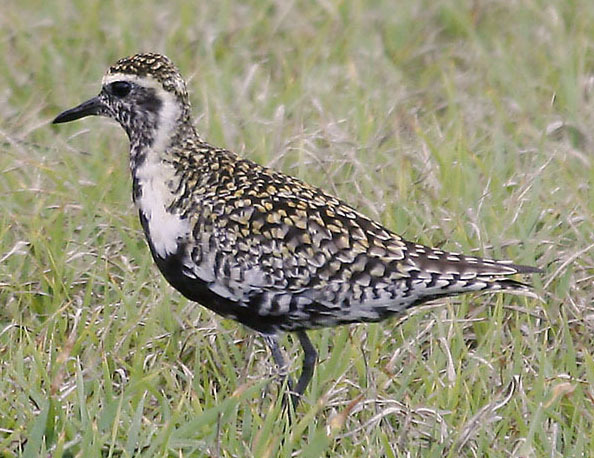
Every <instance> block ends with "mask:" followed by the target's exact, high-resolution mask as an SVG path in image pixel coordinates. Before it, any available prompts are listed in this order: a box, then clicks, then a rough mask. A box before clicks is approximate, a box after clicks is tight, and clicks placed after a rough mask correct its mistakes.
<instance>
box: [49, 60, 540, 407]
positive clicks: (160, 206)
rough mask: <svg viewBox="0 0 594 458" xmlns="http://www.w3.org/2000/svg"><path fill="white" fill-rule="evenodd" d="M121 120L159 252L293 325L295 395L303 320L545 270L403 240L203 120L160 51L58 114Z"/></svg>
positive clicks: (211, 296)
mask: <svg viewBox="0 0 594 458" xmlns="http://www.w3.org/2000/svg"><path fill="white" fill-rule="evenodd" d="M90 114H98V115H104V116H109V117H112V118H114V119H116V120H117V121H118V122H119V123H120V124H121V125H122V127H123V128H124V129H125V130H126V132H127V134H128V136H129V138H130V167H131V172H132V177H133V197H134V201H135V202H136V204H137V207H138V211H139V215H140V220H141V223H142V226H143V228H144V231H145V234H146V237H147V240H148V243H149V246H150V249H151V252H152V254H153V257H154V259H155V261H156V263H157V265H158V267H159V269H160V270H161V272H162V273H163V275H164V276H165V278H166V279H167V280H168V281H169V282H170V283H171V284H172V285H173V286H174V287H175V288H176V289H178V290H179V291H180V292H181V293H182V294H184V295H185V296H186V297H188V298H189V299H191V300H194V301H197V302H199V303H201V304H202V305H204V306H206V307H208V308H210V309H211V310H213V311H215V312H217V313H219V314H221V315H223V316H225V317H229V318H232V319H235V320H237V321H239V322H241V323H243V324H245V325H246V326H249V327H250V328H252V329H255V330H257V331H259V332H261V333H263V334H265V335H267V336H268V337H267V342H268V343H269V344H270V346H271V350H272V354H273V356H274V359H275V360H276V362H277V363H278V364H279V365H280V366H283V365H284V360H283V358H282V354H281V353H280V351H279V348H278V344H277V343H276V339H275V338H274V336H275V334H276V333H278V332H279V331H294V332H296V333H297V335H298V337H299V339H300V342H301V344H302V346H303V348H304V350H305V362H304V367H303V373H302V375H301V377H300V379H299V382H298V384H297V386H296V387H295V392H296V396H295V397H294V401H295V402H296V400H297V399H299V396H300V395H301V394H302V393H303V391H304V389H305V387H306V386H307V384H308V382H309V380H310V378H311V375H312V372H313V366H314V364H315V357H316V353H315V349H313V346H312V345H311V342H310V341H309V339H308V337H307V335H306V334H305V330H307V329H310V328H316V327H322V326H335V325H340V324H345V323H354V322H369V321H379V320H382V319H385V318H387V317H389V316H391V315H394V314H396V313H399V312H403V311H404V310H406V309H407V308H409V307H412V306H415V305H418V304H421V303H423V302H426V301H428V300H431V299H434V298H437V297H441V296H448V295H453V294H461V293H465V292H472V291H486V290H492V291H513V290H525V289H527V286H526V285H524V284H522V283H519V282H517V281H515V280H513V279H510V278H508V277H509V276H510V275H514V274H517V273H534V272H538V269H536V268H533V267H529V266H520V265H514V264H512V263H510V262H508V261H494V260H488V259H481V258H476V257H472V256H464V255H461V254H454V253H448V252H445V251H442V250H438V249H432V248H429V247H425V246H422V245H419V244H415V243H412V242H408V241H406V240H404V239H403V238H402V237H400V236H399V235H397V234H395V233H393V232H391V231H390V230H389V229H387V228H385V227H383V226H382V225H380V224H379V223H377V222H375V221H372V220H371V219H369V218H368V217H366V216H364V215H363V214H361V213H359V212H358V211H357V210H355V209H354V208H352V207H351V206H349V205H347V204H345V203H344V202H342V201H341V200H339V199H337V198H336V197H334V196H331V195H330V194H328V193H326V192H324V191H323V190H321V189H318V188H315V187H313V186H310V185H308V184H306V183H304V182H302V181H300V180H298V179H296V178H294V177H291V176H288V175H285V174H284V173H282V172H279V171H275V170H272V169H269V168H266V167H263V166H261V165H259V164H256V163H254V162H252V161H249V160H247V159H243V158H241V157H239V156H238V155H237V154H235V153H233V152H231V151H228V150H225V149H221V148H216V147H214V146H212V145H210V144H208V143H206V142H205V141H204V140H203V139H202V138H201V137H200V136H199V135H198V134H197V132H196V130H195V128H194V126H193V123H192V118H191V109H190V104H189V99H188V93H187V90H186V84H185V82H184V80H183V79H182V77H181V76H180V74H179V72H178V70H177V68H176V67H175V66H174V65H173V63H172V62H171V61H170V60H169V59H168V58H167V57H165V56H162V55H159V54H153V53H146V54H137V55H134V56H131V57H128V58H124V59H121V60H119V61H118V62H117V63H116V64H114V65H113V66H111V67H110V68H109V70H108V72H107V74H106V75H105V77H104V79H103V88H102V91H101V93H100V94H99V95H98V96H97V97H95V98H93V99H91V100H89V101H87V102H85V103H83V104H81V105H79V106H78V107H75V108H73V109H71V110H67V111H66V112H64V113H62V114H61V115H59V116H58V117H57V118H56V119H55V121H54V122H56V123H59V122H68V121H72V120H75V119H78V118H81V117H83V116H87V115H90Z"/></svg>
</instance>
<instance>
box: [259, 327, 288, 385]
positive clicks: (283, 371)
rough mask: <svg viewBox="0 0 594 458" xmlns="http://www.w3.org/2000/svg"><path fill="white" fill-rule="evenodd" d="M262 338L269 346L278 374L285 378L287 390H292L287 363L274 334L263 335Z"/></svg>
mask: <svg viewBox="0 0 594 458" xmlns="http://www.w3.org/2000/svg"><path fill="white" fill-rule="evenodd" d="M264 340H265V341H266V343H267V344H268V348H270V353H272V358H273V359H274V362H275V363H276V365H277V367H278V371H279V374H280V375H281V377H282V378H286V379H287V386H288V388H289V391H293V380H291V377H289V376H288V375H287V372H288V365H287V362H286V361H285V357H284V356H283V352H282V351H281V349H280V347H279V346H278V339H277V338H276V336H275V335H265V336H264Z"/></svg>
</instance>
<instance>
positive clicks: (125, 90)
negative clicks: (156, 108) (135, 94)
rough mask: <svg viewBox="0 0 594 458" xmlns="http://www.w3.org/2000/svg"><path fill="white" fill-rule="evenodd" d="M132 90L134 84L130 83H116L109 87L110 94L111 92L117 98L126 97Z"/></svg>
mask: <svg viewBox="0 0 594 458" xmlns="http://www.w3.org/2000/svg"><path fill="white" fill-rule="evenodd" d="M131 89H132V84H131V83H129V82H128V81H115V82H114V83H111V84H110V85H109V92H111V93H112V94H113V95H115V96H116V97H120V98H121V97H126V96H127V95H128V94H129V93H130V90H131Z"/></svg>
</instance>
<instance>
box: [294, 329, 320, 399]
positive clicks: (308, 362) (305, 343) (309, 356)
mask: <svg viewBox="0 0 594 458" xmlns="http://www.w3.org/2000/svg"><path fill="white" fill-rule="evenodd" d="M296 334H297V337H298V338H299V342H300V343H301V346H302V347H303V352H304V357H303V369H302V370H301V375H300V376H299V381H298V382H297V388H295V392H294V394H293V397H292V401H293V408H296V407H297V404H299V400H300V399H301V396H302V395H303V393H304V392H305V389H306V388H307V385H309V382H310V380H311V378H312V376H313V373H314V367H315V366H316V361H317V359H318V353H317V352H316V349H315V348H314V346H313V345H312V344H311V341H310V340H309V337H307V334H306V333H305V331H303V330H302V331H297V332H296Z"/></svg>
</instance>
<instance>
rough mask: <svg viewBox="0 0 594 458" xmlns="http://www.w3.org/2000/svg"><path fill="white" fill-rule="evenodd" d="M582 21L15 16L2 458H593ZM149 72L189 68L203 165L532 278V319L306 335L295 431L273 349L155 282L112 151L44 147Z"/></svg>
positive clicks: (4, 235) (7, 44)
mask: <svg viewBox="0 0 594 458" xmlns="http://www.w3.org/2000/svg"><path fill="white" fill-rule="evenodd" d="M593 23H594V3H592V2H589V1H586V0H577V1H573V2H566V1H562V0H556V1H546V0H525V1H511V2H510V1H503V0H475V1H462V0H438V1H429V0H418V1H411V2H404V1H389V0H378V1H363V0H354V1H350V2H347V1H340V0H317V1H314V0H310V1H305V0H304V1H288V2H284V1H278V0H276V1H275V0H252V1H247V2H237V1H230V0H228V1H225V0H222V1H218V2H186V1H181V0H178V1H171V2H167V3H164V2H156V1H130V2H126V4H125V6H124V5H123V4H121V3H118V2H112V1H102V0H86V1H84V2H83V1H77V0H58V1H54V2H48V1H45V0H22V1H15V0H4V1H3V4H2V14H1V15H0V28H1V29H0V30H1V36H0V38H1V39H0V67H1V68H2V69H3V70H2V72H0V193H1V196H2V198H1V199H0V304H1V307H0V393H2V396H1V398H0V453H2V455H3V456H20V455H25V456H52V457H60V456H255V457H262V456H268V457H273V456H290V455H293V456H319V455H325V456H334V455H336V456H353V457H355V456H365V455H368V456H387V457H392V456H418V455H423V456H459V455H463V456H551V457H557V456H559V457H561V456H587V455H590V454H591V452H592V450H594V421H593V416H594V408H593V400H594V389H593V387H592V383H593V382H594V360H593V357H592V353H593V338H592V335H593V331H594V313H593V312H594V306H593V302H594V286H593V279H594V248H593V241H594V237H593V234H594V218H593V214H594V186H593V182H594V168H593V166H592V160H593V158H592V146H593V142H594V137H593V134H592V132H593V131H592V125H594V119H593V112H594V111H593V109H592V104H593V101H592V100H591V99H592V96H593V91H594V60H593V45H594V28H593V27H592V24H593ZM139 51H157V52H163V53H165V54H167V55H168V56H169V57H171V58H172V59H173V60H174V62H176V64H177V65H178V66H179V68H180V69H181V72H182V74H183V75H184V76H185V77H186V78H187V79H188V81H189V89H190V91H191V99H192V102H193V105H194V112H195V116H196V123H197V127H198V129H199V131H200V132H201V133H202V135H203V136H204V137H205V138H206V139H208V140H209V141H210V142H211V143H213V144H216V145H220V146H225V147H227V148H229V149H233V150H235V151H237V152H239V153H241V154H242V155H244V156H246V157H249V158H251V159H254V160H256V161H259V162H261V163H265V164H268V165H270V166H272V167H275V168H278V169H281V170H283V171H285V172H287V173H290V174H293V175H296V176H298V177H300V178H302V179H303V180H305V181H307V182H309V183H312V184H315V185H318V186H322V187H323V188H324V189H326V190H327V191H330V192H332V193H336V194H337V195H339V196H340V197H341V198H342V199H344V200H345V201H347V202H349V203H351V204H353V205H355V206H356V207H357V208H359V209H360V210H361V211H363V212H364V213H366V214H367V215H369V216H371V217H373V218H376V219H379V220H381V221H382V222H383V223H384V224H385V225H387V226H388V227H390V228H391V229H393V230H395V231H397V232H399V233H401V234H403V235H404V236H406V237H407V238H410V239H415V240H418V241H419V242H422V243H425V244H431V245H437V246H443V247H444V248H446V249H449V250H456V251H465V252H468V253H473V254H479V255H481V254H482V255H486V256H492V257H504V258H511V259H514V260H515V261H517V262H519V263H526V264H534V265H538V266H540V267H542V268H544V269H545V271H546V273H545V274H544V275H542V276H540V277H535V278H534V279H531V281H533V283H534V285H535V291H536V292H537V294H539V295H540V296H541V297H542V300H537V299H533V298H526V297H518V296H513V297H510V296H505V297H504V296H501V295H481V296H468V297H464V298H454V299H451V300H447V301H442V302H441V303H440V304H439V306H435V305H434V306H427V307H422V308H419V309H417V310H414V311H413V312H412V313H411V314H410V315H409V316H408V317H407V319H398V318H395V319H393V320H390V321H387V322H384V323H381V324H377V325H364V326H352V327H345V328H339V329H330V330H323V331H316V332H312V333H311V337H312V340H313V342H314V344H315V346H316V347H317V348H318V350H319V353H320V364H319V365H318V367H317V369H316V373H315V376H314V380H313V383H312V384H311V386H310V389H309V390H308V391H307V393H306V398H305V402H303V403H302V405H301V406H300V407H299V409H298V412H297V421H296V422H295V423H294V424H293V425H289V423H288V421H287V418H286V416H285V415H284V414H283V411H282V409H281V403H280V396H279V385H278V383H277V380H276V379H275V374H276V372H275V368H274V366H273V364H272V360H271V358H270V357H269V355H268V353H267V350H266V348H265V347H264V346H263V343H262V342H261V340H260V339H259V338H258V337H257V336H254V335H253V334H252V333H251V332H249V331H247V330H246V329H243V328H241V327H240V326H239V325H236V324H235V323H233V322H230V321H224V320H221V319H219V318H218V317H216V316H214V315H213V314H211V313H210V312H208V311H206V310H205V309H204V308H202V307H200V306H197V305H195V304H192V303H189V302H187V301H185V300H184V299H183V298H182V297H180V295H179V294H177V293H176V292H175V291H173V290H172V289H171V288H170V287H169V286H168V285H167V284H166V283H165V281H164V280H163V279H162V278H161V276H160V275H159V273H158V272H157V269H156V267H155V266H154V265H153V262H152V260H151V259H150V254H149V251H148V249H147V247H146V244H145V242H144V237H143V235H142V232H141V230H140V226H139V223H138V221H137V217H136V213H135V211H134V209H133V206H132V204H131V197H130V187H131V184H130V179H129V176H128V175H129V172H128V170H127V168H128V164H127V161H128V158H127V154H128V153H127V140H126V137H125V134H124V133H123V131H122V130H121V129H120V128H119V127H118V126H116V125H114V123H112V122H109V121H107V120H102V119H97V118H95V119H87V120H84V121H79V122H77V123H73V124H71V125H66V126H59V127H55V126H51V125H49V122H50V121H51V119H53V117H54V116H55V115H56V114H58V113H59V112H60V111H62V110H64V109H66V108H70V107H72V106H74V105H76V104H78V103H80V102H81V101H83V100H86V99H87V98H89V97H91V96H93V95H95V94H96V93H97V92H98V91H99V85H100V79H101V77H102V75H103V73H104V71H105V69H106V68H107V66H108V65H110V64H111V63H113V62H114V61H115V60H116V59H118V58H120V57H123V56H126V55H129V54H133V53H136V52H139ZM283 343H284V344H285V347H286V349H287V352H288V354H289V356H290V357H291V361H292V365H291V368H292V371H293V372H296V371H298V369H299V368H300V365H301V358H302V354H301V351H300V348H299V345H298V343H297V342H295V341H293V340H292V339H291V337H290V336H288V337H287V338H286V339H284V341H283Z"/></svg>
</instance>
